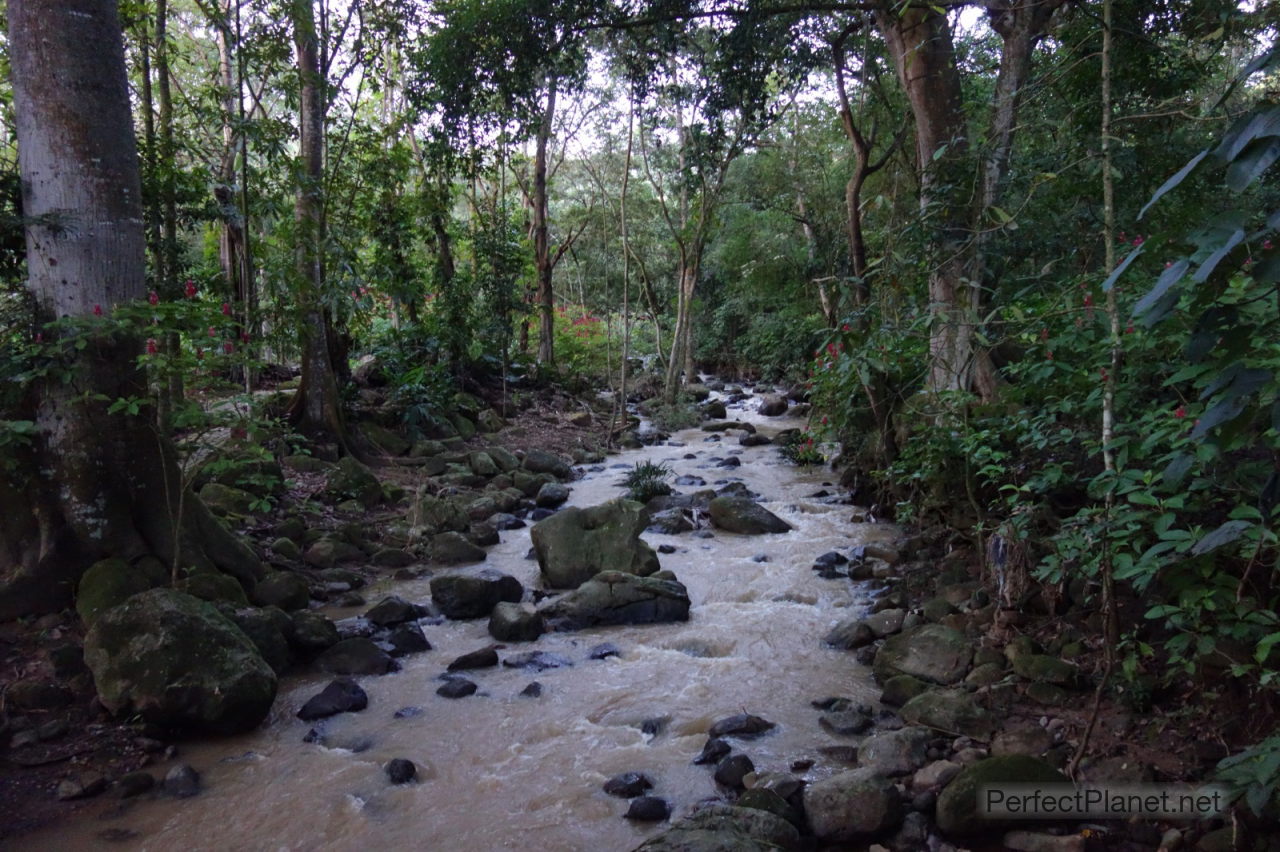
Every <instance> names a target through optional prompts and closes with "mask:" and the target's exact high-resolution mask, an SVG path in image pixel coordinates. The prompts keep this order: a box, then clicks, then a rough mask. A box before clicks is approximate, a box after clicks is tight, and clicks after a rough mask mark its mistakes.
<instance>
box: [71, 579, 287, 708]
mask: <svg viewBox="0 0 1280 852" xmlns="http://www.w3.org/2000/svg"><path fill="white" fill-rule="evenodd" d="M84 650H85V663H86V664H87V665H88V666H89V669H90V671H92V672H93V679H94V683H95V684H96V685H97V689H98V696H99V698H100V700H101V701H102V705H103V706H104V707H106V708H107V709H108V710H110V711H111V712H112V713H115V714H117V715H134V714H137V715H140V716H142V717H143V718H144V719H147V720H148V721H151V722H154V723H156V724H158V725H162V726H165V727H173V728H179V729H186V730H192V731H198V732H212V733H239V732H242V731H248V730H250V729H252V728H254V727H256V726H257V725H258V724H259V723H260V722H261V721H262V720H263V719H264V718H265V717H266V715H267V712H268V711H269V710H270V709H271V702H272V701H274V700H275V695H276V675H275V672H273V671H272V670H271V667H270V666H269V665H268V664H267V662H266V661H265V660H263V658H262V655H261V654H260V653H259V652H258V649H257V648H256V647H254V644H253V642H251V641H250V640H249V638H248V637H247V636H246V635H245V634H244V631H242V630H241V629H240V628H239V627H237V626H236V625H235V624H234V623H233V622H232V621H231V620H229V619H228V618H227V617H226V616H224V615H222V614H221V613H220V612H218V610H217V609H215V608H214V606H213V605H212V604H209V603H206V602H204V601H201V600H198V599H197V598H194V597H192V596H191V595H187V594H183V593H182V592H178V591H174V590H172V589H152V590H150V591H146V592H143V593H142V594H138V595H134V596H133V597H131V598H130V599H129V600H127V601H125V602H124V603H123V604H121V605H119V606H117V607H113V608H112V609H109V610H107V611H106V612H103V613H99V615H98V617H97V620H96V621H95V622H94V624H93V627H92V628H91V629H90V630H89V634H88V636H87V637H86V638H85V648H84Z"/></svg>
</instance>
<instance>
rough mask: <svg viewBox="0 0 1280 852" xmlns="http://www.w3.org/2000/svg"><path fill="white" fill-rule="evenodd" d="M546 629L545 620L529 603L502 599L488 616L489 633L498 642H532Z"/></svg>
mask: <svg viewBox="0 0 1280 852" xmlns="http://www.w3.org/2000/svg"><path fill="white" fill-rule="evenodd" d="M546 631H547V624H546V621H545V620H544V619H543V617H542V615H541V614H540V613H539V612H538V611H537V610H535V609H534V608H533V607H532V606H531V605H530V604H524V603H514V602H509V601H502V602H500V603H498V604H496V605H495V606H494V608H493V612H492V614H490V616H489V635H490V636H492V637H493V638H494V639H497V640H498V641H500V642H532V641H534V640H535V639H537V638H538V637H539V636H541V635H542V634H543V633H545V632H546Z"/></svg>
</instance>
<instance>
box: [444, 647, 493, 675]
mask: <svg viewBox="0 0 1280 852" xmlns="http://www.w3.org/2000/svg"><path fill="white" fill-rule="evenodd" d="M497 664H498V651H497V649H496V648H494V647H493V646H492V645H490V646H489V647H487V648H481V649H480V650H478V651H472V652H471V653H469V654H463V655H462V656H461V657H458V658H457V659H456V660H454V661H453V662H452V663H450V664H449V671H451V672H460V671H468V670H471V669H487V668H491V667H493V666H496V665H497Z"/></svg>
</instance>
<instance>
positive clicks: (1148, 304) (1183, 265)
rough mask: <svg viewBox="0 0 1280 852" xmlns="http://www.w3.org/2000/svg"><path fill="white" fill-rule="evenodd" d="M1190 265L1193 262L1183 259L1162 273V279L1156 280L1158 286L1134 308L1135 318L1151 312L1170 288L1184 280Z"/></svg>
mask: <svg viewBox="0 0 1280 852" xmlns="http://www.w3.org/2000/svg"><path fill="white" fill-rule="evenodd" d="M1190 265H1191V262H1190V261H1188V260H1187V259H1185V258H1183V259H1182V260H1179V261H1178V262H1177V263H1175V264H1174V265H1173V266H1170V267H1168V268H1167V269H1165V271H1164V272H1162V273H1160V277H1159V278H1157V279H1156V286H1154V287H1152V288H1151V290H1150V292H1148V293H1147V294H1146V295H1145V296H1143V297H1142V298H1141V299H1140V300H1139V301H1138V304H1136V305H1134V306H1133V315H1134V316H1135V317H1140V316H1142V315H1143V314H1145V313H1146V312H1147V311H1149V310H1151V308H1152V306H1154V305H1155V303H1156V302H1158V301H1159V300H1160V298H1161V297H1162V296H1164V294H1165V293H1167V292H1169V288H1170V287H1172V286H1173V285H1174V284H1177V283H1178V282H1179V281H1180V280H1182V276H1183V275H1185V274H1186V273H1187V267H1189V266H1190Z"/></svg>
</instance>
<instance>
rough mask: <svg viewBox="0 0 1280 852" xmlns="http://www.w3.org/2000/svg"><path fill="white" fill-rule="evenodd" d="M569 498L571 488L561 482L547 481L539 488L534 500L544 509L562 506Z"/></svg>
mask: <svg viewBox="0 0 1280 852" xmlns="http://www.w3.org/2000/svg"><path fill="white" fill-rule="evenodd" d="M568 499H569V489H568V488H567V487H565V486H564V485H561V484H560V483H559V482H547V483H545V484H543V486H542V487H541V488H539V489H538V493H537V494H536V495H535V496H534V498H533V502H534V504H536V505H537V506H539V507H540V508H543V509H554V508H556V507H557V506H562V505H564V504H565V502H566V501H568Z"/></svg>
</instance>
